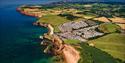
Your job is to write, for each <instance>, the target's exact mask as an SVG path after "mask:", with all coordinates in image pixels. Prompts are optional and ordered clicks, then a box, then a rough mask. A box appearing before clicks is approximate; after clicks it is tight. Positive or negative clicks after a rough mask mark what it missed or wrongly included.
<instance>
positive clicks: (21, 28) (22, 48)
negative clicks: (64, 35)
mask: <svg viewBox="0 0 125 63" xmlns="http://www.w3.org/2000/svg"><path fill="white" fill-rule="evenodd" d="M52 1H56V0H0V63H51V62H50V61H49V59H50V58H51V55H48V54H44V53H43V48H44V47H43V46H41V45H40V40H39V39H38V38H39V36H40V35H42V34H44V33H46V32H47V29H46V28H44V27H37V26H33V25H32V23H33V22H35V21H36V20H37V19H36V18H34V17H30V16H25V15H22V14H20V13H19V12H17V11H16V8H17V7H18V6H20V5H22V4H44V3H49V2H52Z"/></svg>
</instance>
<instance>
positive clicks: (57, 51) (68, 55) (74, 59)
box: [17, 7, 80, 63]
mask: <svg viewBox="0 0 125 63" xmlns="http://www.w3.org/2000/svg"><path fill="white" fill-rule="evenodd" d="M29 10H30V9H28V11H24V10H22V8H20V7H19V8H17V11H19V12H20V13H22V14H24V15H27V16H33V17H37V18H39V17H42V14H40V13H34V11H39V10H38V9H35V8H31V12H32V11H33V12H32V13H29ZM33 25H36V26H40V27H47V28H48V33H45V34H44V35H43V36H40V39H42V42H41V45H46V46H47V47H46V49H45V50H44V52H45V53H51V54H54V55H61V56H63V58H64V63H78V61H79V59H80V55H79V54H80V53H79V52H78V51H77V50H76V49H75V48H74V47H72V46H71V45H69V44H65V43H64V42H63V41H62V39H60V37H59V36H58V35H56V34H54V28H53V27H52V26H51V24H48V23H40V22H34V23H33Z"/></svg>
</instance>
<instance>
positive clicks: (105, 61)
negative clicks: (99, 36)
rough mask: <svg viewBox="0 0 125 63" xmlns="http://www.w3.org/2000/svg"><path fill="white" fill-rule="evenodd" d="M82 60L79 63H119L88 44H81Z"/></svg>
mask: <svg viewBox="0 0 125 63" xmlns="http://www.w3.org/2000/svg"><path fill="white" fill-rule="evenodd" d="M80 52H81V59H80V61H79V63H117V61H116V60H115V59H114V58H113V57H112V56H111V55H109V54H107V53H106V52H104V51H101V50H100V49H97V48H95V47H91V46H89V45H88V44H86V43H82V44H81V49H80Z"/></svg>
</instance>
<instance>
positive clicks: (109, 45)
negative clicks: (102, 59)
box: [89, 33, 125, 61]
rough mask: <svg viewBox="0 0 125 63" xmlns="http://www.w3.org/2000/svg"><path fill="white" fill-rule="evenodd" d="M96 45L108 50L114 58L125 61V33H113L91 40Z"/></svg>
mask: <svg viewBox="0 0 125 63" xmlns="http://www.w3.org/2000/svg"><path fill="white" fill-rule="evenodd" d="M89 43H94V44H95V47H97V48H99V49H101V50H103V51H106V52H108V53H109V54H111V55H112V56H113V57H114V58H118V59H121V60H123V61H125V35H122V34H119V33H112V34H108V35H106V36H103V37H101V38H98V39H94V40H91V41H89Z"/></svg>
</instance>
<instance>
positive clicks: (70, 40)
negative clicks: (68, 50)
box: [64, 39, 80, 44]
mask: <svg viewBox="0 0 125 63" xmlns="http://www.w3.org/2000/svg"><path fill="white" fill-rule="evenodd" d="M64 43H66V44H78V43H80V41H79V40H76V39H66V40H64Z"/></svg>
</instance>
